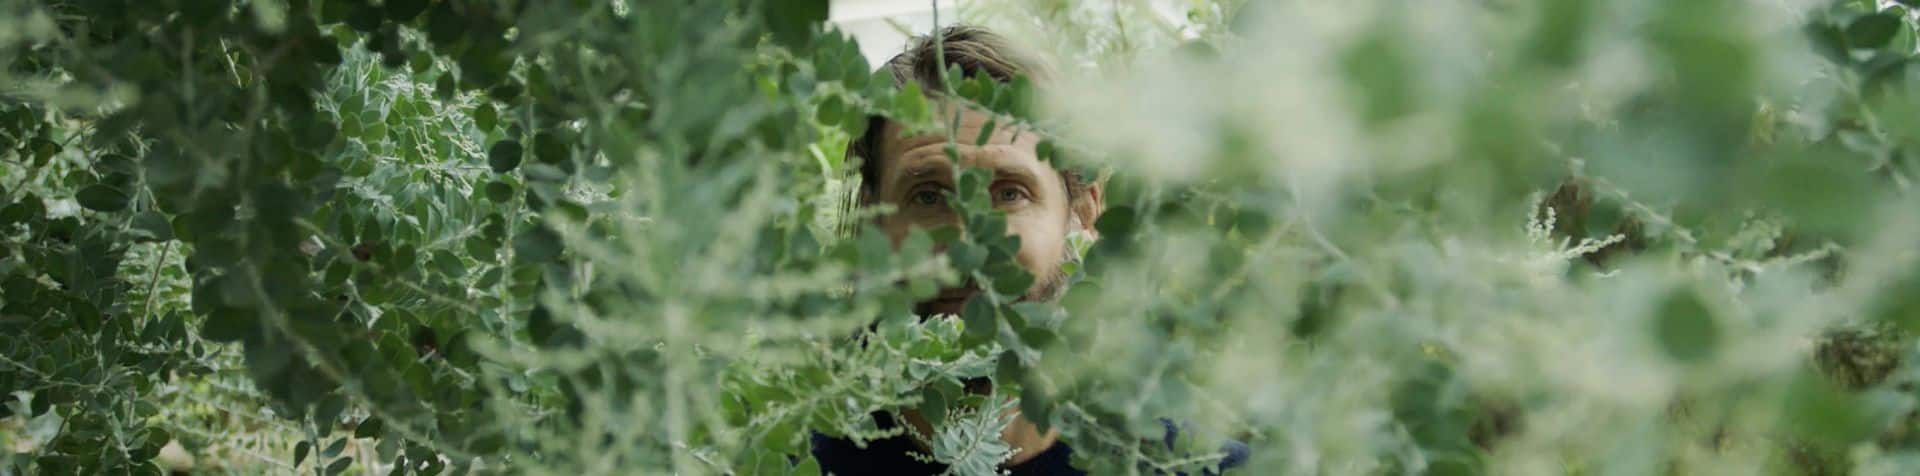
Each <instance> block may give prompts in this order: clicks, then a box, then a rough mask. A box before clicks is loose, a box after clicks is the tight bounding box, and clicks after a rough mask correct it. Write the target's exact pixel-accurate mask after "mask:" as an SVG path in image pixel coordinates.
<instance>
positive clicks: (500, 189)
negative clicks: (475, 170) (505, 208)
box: [487, 180, 513, 203]
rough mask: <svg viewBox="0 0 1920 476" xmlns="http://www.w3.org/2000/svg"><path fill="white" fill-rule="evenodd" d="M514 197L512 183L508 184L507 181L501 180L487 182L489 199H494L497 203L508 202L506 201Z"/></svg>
mask: <svg viewBox="0 0 1920 476" xmlns="http://www.w3.org/2000/svg"><path fill="white" fill-rule="evenodd" d="M512 199H513V186H512V185H507V183H506V182H502V181H499V180H495V181H492V182H488V183H487V200H492V201H494V202H496V203H506V201H508V200H512Z"/></svg>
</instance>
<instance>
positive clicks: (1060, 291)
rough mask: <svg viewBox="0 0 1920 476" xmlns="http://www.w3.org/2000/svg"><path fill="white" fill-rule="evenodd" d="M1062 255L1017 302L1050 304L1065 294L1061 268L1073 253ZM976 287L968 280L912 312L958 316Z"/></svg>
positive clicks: (943, 291) (927, 301)
mask: <svg viewBox="0 0 1920 476" xmlns="http://www.w3.org/2000/svg"><path fill="white" fill-rule="evenodd" d="M1063 255H1064V256H1061V258H1060V264H1058V265H1055V266H1052V267H1051V268H1049V269H1048V270H1047V272H1046V274H1044V275H1041V276H1035V277H1034V285H1033V286H1029V287H1028V288H1027V292H1026V293H1024V294H1021V295H1020V298H1019V301H1031V302H1051V301H1054V300H1058V299H1060V296H1061V295H1064V294H1066V292H1067V281H1068V280H1067V273H1066V272H1064V271H1062V270H1061V267H1062V265H1065V264H1066V263H1067V262H1068V260H1071V259H1073V252H1072V251H1071V250H1068V251H1067V252H1066V253H1063ZM976 287H977V284H976V283H974V282H973V281H972V280H968V281H967V282H966V283H965V284H963V285H962V287H960V288H953V289H943V290H941V292H940V294H939V295H935V296H934V297H933V298H931V299H928V300H926V301H921V302H920V303H918V304H915V305H914V307H913V311H914V313H915V314H919V315H921V316H932V315H936V314H953V315H959V314H960V312H961V310H962V309H964V307H965V305H966V299H968V298H971V297H972V296H973V295H975V294H978V290H977V289H974V288H976ZM958 294H965V295H966V298H959V297H958V296H957V295H958Z"/></svg>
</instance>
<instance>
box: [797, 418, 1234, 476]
mask: <svg viewBox="0 0 1920 476" xmlns="http://www.w3.org/2000/svg"><path fill="white" fill-rule="evenodd" d="M874 421H875V422H876V423H878V424H879V425H880V427H881V428H891V427H892V426H893V418H891V417H889V416H888V415H887V414H885V413H876V414H874ZM1161 424H1163V425H1165V426H1166V428H1167V436H1166V441H1167V445H1168V447H1172V444H1173V438H1174V436H1175V435H1177V434H1178V433H1179V429H1178V428H1176V427H1175V426H1174V425H1173V422H1172V421H1171V420H1166V419H1162V420H1161ZM1221 450H1222V451H1223V452H1225V453H1227V457H1226V458H1225V459H1223V460H1221V462H1220V467H1221V468H1231V467H1235V466H1239V465H1240V464H1241V463H1243V462H1245V461H1246V459H1247V455H1248V450H1247V445H1245V444H1242V443H1240V442H1238V441H1229V442H1227V444H1226V445H1223V446H1222V447H1221ZM914 452H920V448H919V447H918V446H917V445H914V444H913V441H911V440H908V439H907V437H906V436H895V437H892V438H886V439H881V440H875V441H869V442H867V447H866V448H861V447H860V446H858V445H855V444H854V443H853V442H852V441H848V440H844V439H839V438H833V437H829V436H827V435H823V434H820V433H814V434H813V459H814V460H816V461H819V462H820V469H821V470H822V471H825V472H826V473H828V474H835V475H839V476H868V475H876V476H877V475H886V476H896V475H897V476H912V475H929V476H930V475H937V474H940V473H942V472H944V471H946V470H947V467H946V465H942V464H937V463H926V462H921V461H920V460H916V459H914V458H913V457H912V456H909V453H914ZM1072 455H1073V449H1072V448H1068V447H1067V444H1066V443H1061V442H1055V443H1054V444H1053V446H1052V447H1049V448H1047V449H1046V451H1042V452H1040V454H1039V455H1036V456H1034V457H1033V459H1029V460H1027V461H1025V462H1022V463H1020V464H1018V465H1014V466H1010V467H1008V468H1006V470H1007V473H1008V474H1011V475H1013V476H1084V475H1086V474H1087V472H1086V471H1081V470H1079V469H1076V468H1074V467H1073V465H1072V464H1071V463H1070V461H1071V460H1072ZM1209 474H1211V473H1210V472H1209Z"/></svg>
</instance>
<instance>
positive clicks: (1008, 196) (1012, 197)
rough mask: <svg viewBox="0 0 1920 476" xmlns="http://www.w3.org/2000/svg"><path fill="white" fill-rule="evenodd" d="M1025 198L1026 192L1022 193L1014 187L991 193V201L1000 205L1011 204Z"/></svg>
mask: <svg viewBox="0 0 1920 476" xmlns="http://www.w3.org/2000/svg"><path fill="white" fill-rule="evenodd" d="M1026 198H1027V194H1026V192H1022V191H1020V189H1018V188H1014V187H1005V188H1001V189H999V190H995V191H993V200H994V201H996V202H1000V203H1012V202H1017V201H1020V200H1025V199H1026Z"/></svg>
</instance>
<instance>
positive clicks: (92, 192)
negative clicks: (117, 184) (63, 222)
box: [73, 184, 127, 212]
mask: <svg viewBox="0 0 1920 476" xmlns="http://www.w3.org/2000/svg"><path fill="white" fill-rule="evenodd" d="M73 198H74V200H76V201H78V202H80V206H83V207H87V209H89V210H93V211H100V212H117V211H120V210H124V209H126V208H127V194H126V192H122V191H120V189H117V188H113V187H111V186H107V185H103V184H93V185H89V186H87V188H83V189H80V193H78V194H75V195H74V197H73Z"/></svg>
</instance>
